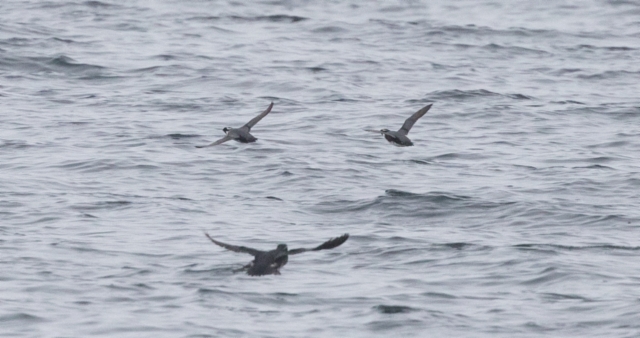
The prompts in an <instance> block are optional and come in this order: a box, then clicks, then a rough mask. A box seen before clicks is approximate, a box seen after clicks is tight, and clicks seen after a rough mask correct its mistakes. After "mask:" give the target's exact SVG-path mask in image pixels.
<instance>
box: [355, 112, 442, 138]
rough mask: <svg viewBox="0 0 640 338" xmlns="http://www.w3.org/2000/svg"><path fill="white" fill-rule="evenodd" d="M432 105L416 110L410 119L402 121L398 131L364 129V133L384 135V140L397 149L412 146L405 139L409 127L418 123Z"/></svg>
mask: <svg viewBox="0 0 640 338" xmlns="http://www.w3.org/2000/svg"><path fill="white" fill-rule="evenodd" d="M432 105H433V103H432V104H430V105H428V106H426V107H424V108H422V109H420V110H418V111H417V112H415V113H414V114H413V115H411V117H410V118H408V119H407V120H406V121H404V124H403V125H402V128H400V129H398V131H391V130H389V129H381V130H370V129H365V131H370V132H374V133H380V134H382V135H384V138H386V139H387V141H389V143H391V144H393V145H396V146H398V147H408V146H412V145H413V142H411V140H410V139H409V138H408V137H407V134H409V130H411V127H413V124H414V123H416V121H418V119H419V118H421V117H422V116H423V115H424V114H426V113H427V112H428V111H429V109H431V106H432Z"/></svg>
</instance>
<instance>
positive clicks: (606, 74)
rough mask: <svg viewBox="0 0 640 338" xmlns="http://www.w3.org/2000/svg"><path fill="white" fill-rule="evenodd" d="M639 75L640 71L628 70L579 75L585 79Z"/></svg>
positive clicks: (635, 77)
mask: <svg viewBox="0 0 640 338" xmlns="http://www.w3.org/2000/svg"><path fill="white" fill-rule="evenodd" d="M638 75H640V72H633V71H628V70H608V71H605V72H601V73H596V74H591V75H578V76H577V77H578V78H579V79H583V80H608V79H617V78H621V77H628V78H630V79H637V78H638Z"/></svg>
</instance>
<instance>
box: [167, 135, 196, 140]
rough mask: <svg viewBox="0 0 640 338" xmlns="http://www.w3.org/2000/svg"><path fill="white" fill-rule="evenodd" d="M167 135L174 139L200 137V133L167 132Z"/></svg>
mask: <svg viewBox="0 0 640 338" xmlns="http://www.w3.org/2000/svg"><path fill="white" fill-rule="evenodd" d="M165 136H166V137H169V138H172V139H174V140H180V139H183V138H194V137H200V135H198V134H167V135H165Z"/></svg>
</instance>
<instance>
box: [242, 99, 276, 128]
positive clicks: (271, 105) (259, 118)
mask: <svg viewBox="0 0 640 338" xmlns="http://www.w3.org/2000/svg"><path fill="white" fill-rule="evenodd" d="M271 108H273V102H271V104H270V105H269V108H267V110H265V111H263V112H262V114H260V115H258V116H256V117H254V118H253V119H252V120H251V121H249V122H247V124H245V125H244V126H242V129H245V130H246V131H251V128H253V126H255V125H256V123H258V122H260V120H262V118H263V117H265V116H267V114H269V112H270V111H271Z"/></svg>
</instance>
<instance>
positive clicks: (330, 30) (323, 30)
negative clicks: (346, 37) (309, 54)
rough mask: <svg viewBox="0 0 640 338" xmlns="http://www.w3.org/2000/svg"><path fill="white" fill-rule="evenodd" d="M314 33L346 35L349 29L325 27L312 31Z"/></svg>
mask: <svg viewBox="0 0 640 338" xmlns="http://www.w3.org/2000/svg"><path fill="white" fill-rule="evenodd" d="M311 31H312V32H314V33H344V32H347V29H345V28H342V27H336V26H325V27H320V28H316V29H312V30H311Z"/></svg>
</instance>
